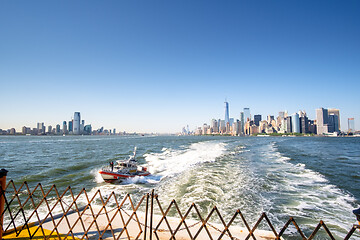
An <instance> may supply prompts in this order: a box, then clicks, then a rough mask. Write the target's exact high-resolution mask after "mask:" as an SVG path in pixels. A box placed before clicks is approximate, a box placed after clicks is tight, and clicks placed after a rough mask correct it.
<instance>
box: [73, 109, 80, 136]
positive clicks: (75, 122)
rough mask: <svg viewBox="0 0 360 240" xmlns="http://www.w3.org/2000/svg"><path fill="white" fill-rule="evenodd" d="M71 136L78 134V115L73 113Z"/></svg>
mask: <svg viewBox="0 0 360 240" xmlns="http://www.w3.org/2000/svg"><path fill="white" fill-rule="evenodd" d="M73 134H76V135H78V134H80V113H79V112H75V113H74V123H73Z"/></svg>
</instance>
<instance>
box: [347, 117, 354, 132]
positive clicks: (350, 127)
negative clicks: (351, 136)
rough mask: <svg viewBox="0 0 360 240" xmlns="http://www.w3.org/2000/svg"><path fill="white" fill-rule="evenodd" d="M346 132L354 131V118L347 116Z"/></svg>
mask: <svg viewBox="0 0 360 240" xmlns="http://www.w3.org/2000/svg"><path fill="white" fill-rule="evenodd" d="M348 132H349V133H350V132H351V133H353V132H355V120H354V118H348Z"/></svg>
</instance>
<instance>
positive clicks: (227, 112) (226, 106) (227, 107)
mask: <svg viewBox="0 0 360 240" xmlns="http://www.w3.org/2000/svg"><path fill="white" fill-rule="evenodd" d="M228 123H230V119H229V103H228V102H227V101H226V100H225V125H227V124H228Z"/></svg>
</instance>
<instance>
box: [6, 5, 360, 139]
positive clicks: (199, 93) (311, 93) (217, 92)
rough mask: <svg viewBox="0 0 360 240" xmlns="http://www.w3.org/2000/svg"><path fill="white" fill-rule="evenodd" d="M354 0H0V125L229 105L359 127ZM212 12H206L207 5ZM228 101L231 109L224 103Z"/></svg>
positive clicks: (158, 121) (124, 125) (201, 111)
mask: <svg viewBox="0 0 360 240" xmlns="http://www.w3.org/2000/svg"><path fill="white" fill-rule="evenodd" d="M359 11H360V2H359V1H354V0H350V1H346V2H338V1H331V2H329V1H316V2H313V1H301V2H300V1H298V2H289V1H276V2H269V1H257V2H248V1H229V2H226V3H224V2H218V1H211V0H210V1H197V2H193V1H171V2H168V1H160V0H159V1H155V2H146V1H143V2H141V1H140V2H132V1H130V2H118V1H107V2H96V1H77V2H73V1H62V2H49V1H41V0H40V1H36V2H28V1H22V0H20V1H15V2H14V1H4V2H2V3H1V8H0V21H1V22H3V23H5V24H2V25H1V26H0V33H1V36H2V38H1V40H0V42H1V44H0V48H1V54H0V79H1V81H0V86H1V89H2V92H1V94H0V109H1V117H0V128H1V129H10V128H13V127H14V128H16V129H17V131H20V129H21V128H22V127H23V126H29V127H34V126H36V123H38V122H45V123H46V124H47V125H53V126H55V125H56V124H58V122H59V121H60V120H61V119H64V118H65V119H68V118H69V117H70V116H71V114H72V113H73V112H76V111H80V112H81V114H83V115H84V116H86V119H89V121H91V124H92V127H93V129H97V128H100V127H102V126H103V127H104V128H106V129H113V128H116V129H117V130H118V131H127V132H158V133H174V132H177V131H179V129H181V128H182V127H183V126H186V125H189V126H190V129H194V128H195V127H198V126H202V124H203V123H204V121H206V120H208V119H212V118H213V117H216V118H223V117H224V112H223V109H224V107H223V102H224V98H226V99H227V100H228V101H229V102H231V109H230V110H229V115H230V117H231V118H240V116H239V114H240V111H241V109H243V108H244V107H249V108H250V109H251V111H252V113H254V114H262V115H263V116H267V115H274V116H276V115H277V114H278V112H279V111H284V110H287V111H288V112H289V113H294V112H298V111H299V110H301V109H306V110H307V114H308V116H309V118H311V119H315V116H316V113H315V109H318V108H320V107H324V108H326V109H328V108H331V107H336V108H338V109H340V110H341V122H340V125H341V128H342V130H345V129H346V128H347V126H348V119H349V118H354V119H355V121H354V127H355V129H356V130H359V129H360V121H358V119H360V109H359V106H358V103H359V102H360V96H359V95H357V94H356V93H355V91H356V89H359V88H360V81H359V80H360V69H359V66H360V45H359V44H358V43H359V42H360V29H359V27H358V26H360V15H359V14H358V12H359ZM214 16H216V17H214ZM234 110H237V111H238V112H234Z"/></svg>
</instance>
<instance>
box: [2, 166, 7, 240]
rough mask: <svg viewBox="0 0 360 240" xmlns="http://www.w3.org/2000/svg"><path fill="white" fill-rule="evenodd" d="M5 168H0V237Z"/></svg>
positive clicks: (3, 203)
mask: <svg viewBox="0 0 360 240" xmlns="http://www.w3.org/2000/svg"><path fill="white" fill-rule="evenodd" d="M7 172H8V171H7V170H5V169H1V170H0V239H2V235H3V229H4V228H3V220H4V207H5V187H6V175H7Z"/></svg>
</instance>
